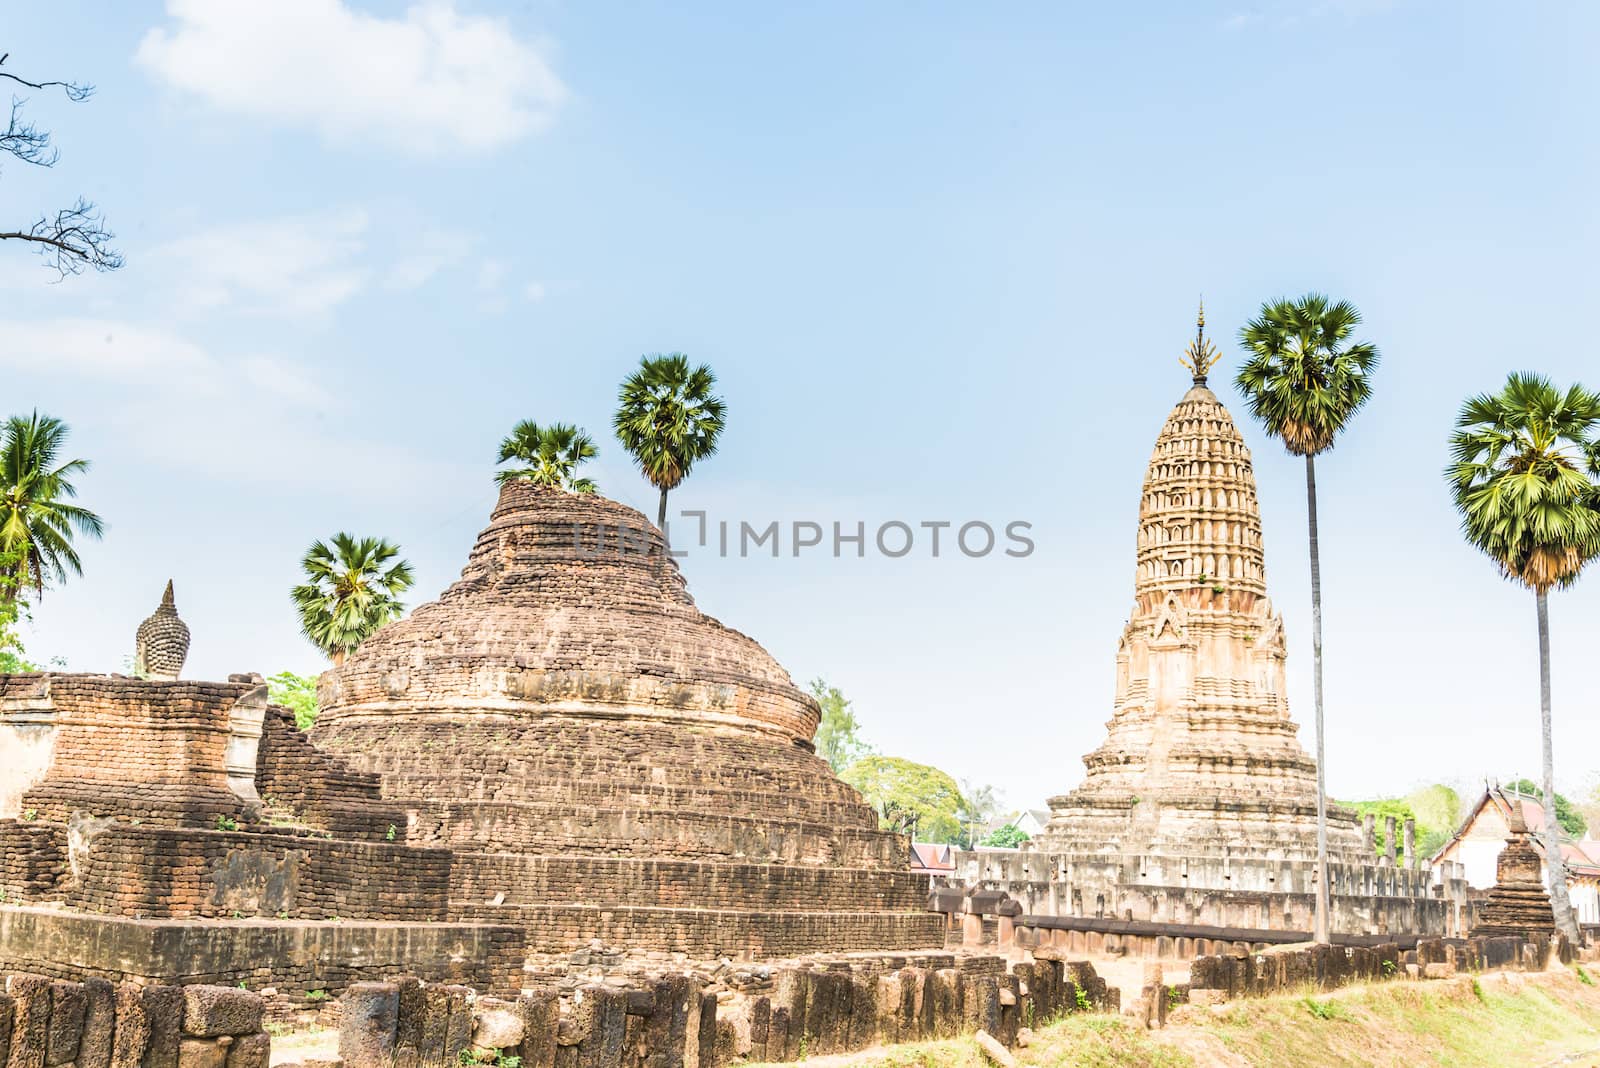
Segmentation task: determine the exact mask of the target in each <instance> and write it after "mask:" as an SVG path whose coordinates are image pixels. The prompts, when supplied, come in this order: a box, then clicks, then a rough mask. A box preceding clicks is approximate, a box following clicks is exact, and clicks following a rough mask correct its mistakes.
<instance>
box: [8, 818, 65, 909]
mask: <svg viewBox="0 0 1600 1068" xmlns="http://www.w3.org/2000/svg"><path fill="white" fill-rule="evenodd" d="M66 877H67V829H66V828H65V827H63V826H61V825H60V824H59V823H36V822H32V821H27V820H0V891H3V892H4V894H5V897H4V900H5V901H8V902H19V901H44V900H49V899H51V898H54V897H57V896H58V895H59V893H60V890H61V887H62V884H63V883H64V882H65V880H66Z"/></svg>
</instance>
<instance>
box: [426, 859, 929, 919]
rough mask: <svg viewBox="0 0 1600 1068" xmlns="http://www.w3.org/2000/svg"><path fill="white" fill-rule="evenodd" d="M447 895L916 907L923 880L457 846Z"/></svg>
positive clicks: (865, 872) (922, 901) (863, 871)
mask: <svg viewBox="0 0 1600 1068" xmlns="http://www.w3.org/2000/svg"><path fill="white" fill-rule="evenodd" d="M451 879H452V885H451V890H450V895H451V897H452V898H454V899H455V900H457V901H461V902H472V901H488V900H489V899H490V898H492V897H494V896H495V895H496V894H504V895H505V903H506V904H508V905H542V904H545V903H547V902H549V901H552V900H556V899H558V898H559V896H560V895H562V894H568V893H571V894H577V895H581V896H582V897H583V898H585V899H588V900H617V901H637V900H640V899H642V898H643V897H645V896H647V895H648V896H650V897H651V898H652V900H653V901H654V902H655V904H657V905H659V906H662V907H665V908H683V909H688V908H706V909H746V910H765V909H781V910H791V909H792V910H798V911H807V910H816V909H817V908H818V907H819V906H826V907H827V908H829V909H838V910H839V911H841V912H847V911H860V912H870V911H884V910H890V911H894V910H905V911H921V910H922V909H924V908H925V907H926V906H927V903H928V880H927V877H926V876H922V875H918V874H916V873H914V872H909V871H907V872H896V873H891V875H890V877H888V878H885V876H884V872H882V871H881V870H879V869H875V868H819V867H809V866H799V865H779V864H732V863H728V864H715V863H708V862H702V861H692V860H665V859H660V860H658V859H640V858H614V857H587V856H529V855H526V854H504V853H493V854H475V853H457V854H456V864H455V867H454V869H453V871H452V874H451Z"/></svg>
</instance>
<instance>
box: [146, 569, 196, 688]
mask: <svg viewBox="0 0 1600 1068" xmlns="http://www.w3.org/2000/svg"><path fill="white" fill-rule="evenodd" d="M188 655H189V626H188V624H186V623H185V622H184V621H183V620H181V619H179V618H178V606H177V603H176V602H175V601H174V600H173V597H172V580H171V579H168V580H167V592H166V593H164V594H162V595H161V604H160V605H158V606H157V607H156V610H155V612H154V613H152V614H151V616H150V618H148V619H146V620H145V621H144V622H143V623H140V624H139V631H138V633H137V634H136V635H135V642H134V651H133V673H134V674H135V675H137V676H139V677H140V678H141V679H162V680H169V681H170V680H172V679H176V678H177V677H178V676H179V675H180V674H181V673H182V672H183V662H184V660H185V659H186V658H187V657H188Z"/></svg>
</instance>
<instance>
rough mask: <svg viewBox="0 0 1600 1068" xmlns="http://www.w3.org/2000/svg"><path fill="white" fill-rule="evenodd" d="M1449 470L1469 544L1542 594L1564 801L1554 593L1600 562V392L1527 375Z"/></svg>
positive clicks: (1542, 635)
mask: <svg viewBox="0 0 1600 1068" xmlns="http://www.w3.org/2000/svg"><path fill="white" fill-rule="evenodd" d="M1450 454H1451V463H1450V466H1449V467H1448V468H1446V470H1445V477H1446V478H1447V479H1448V481H1449V483H1450V490H1451V493H1452V495H1453V496H1454V498H1455V504H1456V508H1457V510H1459V511H1460V512H1461V530H1462V533H1464V534H1465V535H1466V538H1467V541H1469V542H1471V543H1472V544H1473V545H1475V546H1477V547H1478V548H1479V549H1481V550H1483V552H1484V553H1486V554H1487V555H1488V556H1489V558H1490V559H1491V560H1493V561H1494V562H1495V563H1496V564H1497V565H1499V567H1500V571H1501V573H1502V574H1503V575H1505V577H1506V578H1508V579H1511V580H1512V581H1513V582H1518V583H1521V584H1522V585H1524V586H1526V587H1528V588H1529V589H1531V590H1532V591H1533V594H1534V600H1535V602H1536V605H1537V611H1538V619H1539V728H1540V734H1541V736H1542V742H1543V746H1544V750H1543V756H1544V796H1545V797H1546V798H1553V797H1555V795H1556V793H1555V758H1554V752H1553V748H1552V744H1551V730H1550V615H1549V608H1548V596H1547V595H1548V594H1549V592H1550V590H1551V589H1552V588H1555V589H1561V588H1563V587H1566V586H1570V585H1572V584H1573V583H1574V582H1576V581H1577V580H1578V575H1579V574H1580V573H1581V572H1582V571H1583V567H1584V565H1585V564H1587V563H1588V562H1589V561H1590V560H1593V559H1594V558H1595V557H1596V556H1600V483H1597V482H1596V479H1597V478H1600V394H1595V393H1591V392H1589V391H1588V390H1586V389H1584V388H1583V387H1582V386H1578V385H1574V386H1571V387H1569V388H1568V389H1566V390H1565V391H1562V390H1559V389H1557V388H1556V387H1555V386H1553V385H1552V384H1551V383H1550V380H1549V379H1547V378H1543V377H1541V376H1539V375H1535V374H1528V373H1526V372H1519V373H1516V374H1513V375H1511V376H1510V377H1509V378H1508V379H1507V380H1506V385H1505V388H1504V389H1502V390H1501V391H1500V392H1499V393H1494V394H1488V393H1485V394H1480V395H1479V396H1476V397H1472V398H1470V399H1468V400H1467V402H1466V403H1465V404H1463V405H1462V406H1461V415H1460V416H1459V417H1458V418H1457V419H1456V431H1455V433H1454V434H1453V435H1451V438H1450ZM1544 808H1545V812H1544V844H1545V872H1546V877H1547V879H1548V880H1549V883H1550V903H1551V905H1553V906H1554V908H1555V918H1556V925H1557V927H1558V928H1559V929H1560V930H1561V931H1562V932H1563V933H1565V934H1566V936H1567V937H1568V938H1569V939H1571V940H1572V941H1573V944H1574V945H1576V944H1578V926H1577V920H1576V918H1575V917H1574V916H1573V913H1572V904H1571V901H1570V900H1569V899H1568V897H1567V879H1566V872H1565V871H1564V870H1563V868H1562V864H1561V832H1560V828H1559V827H1558V826H1557V822H1556V806H1555V805H1554V804H1553V803H1547V804H1546V805H1545V806H1544Z"/></svg>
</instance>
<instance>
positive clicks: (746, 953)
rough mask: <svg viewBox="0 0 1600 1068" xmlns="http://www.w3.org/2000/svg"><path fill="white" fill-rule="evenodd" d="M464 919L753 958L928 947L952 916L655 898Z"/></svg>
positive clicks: (465, 914)
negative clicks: (692, 903) (713, 905)
mask: <svg viewBox="0 0 1600 1068" xmlns="http://www.w3.org/2000/svg"><path fill="white" fill-rule="evenodd" d="M452 911H453V913H454V915H455V916H456V917H457V918H459V919H462V920H470V921H473V922H477V923H510V924H515V925H516V926H517V927H518V928H519V929H520V930H522V931H523V932H525V934H526V935H527V939H528V944H529V946H530V947H533V948H536V949H543V948H544V947H550V946H557V947H571V946H579V945H583V944H584V943H586V942H588V941H589V940H590V939H594V938H598V939H600V940H601V941H603V942H605V943H606V944H607V945H618V946H629V947H641V948H649V949H659V950H666V951H669V952H677V953H686V954H688V955H689V956H690V957H692V958H695V959H697V960H708V959H714V958H716V957H720V956H732V957H742V958H748V959H753V960H763V959H773V958H778V957H788V956H798V955H800V954H803V953H823V952H828V953H846V952H855V951H864V950H911V949H927V948H929V947H936V946H940V945H943V944H944V918H943V917H941V916H939V915H937V914H936V913H931V912H890V911H870V912H842V911H833V909H832V907H831V904H830V903H829V902H826V901H821V902H818V911H812V912H800V911H796V910H793V909H770V910H767V909H751V910H745V911H739V910H731V909H708V908H698V907H697V908H692V909H668V908H662V907H659V906H656V905H654V904H651V905H646V906H638V907H635V906H629V905H626V904H604V905H565V904H563V905H555V904H552V905H481V904H480V905H473V904H461V903H457V904H456V905H455V906H454V907H453V909H452Z"/></svg>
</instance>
